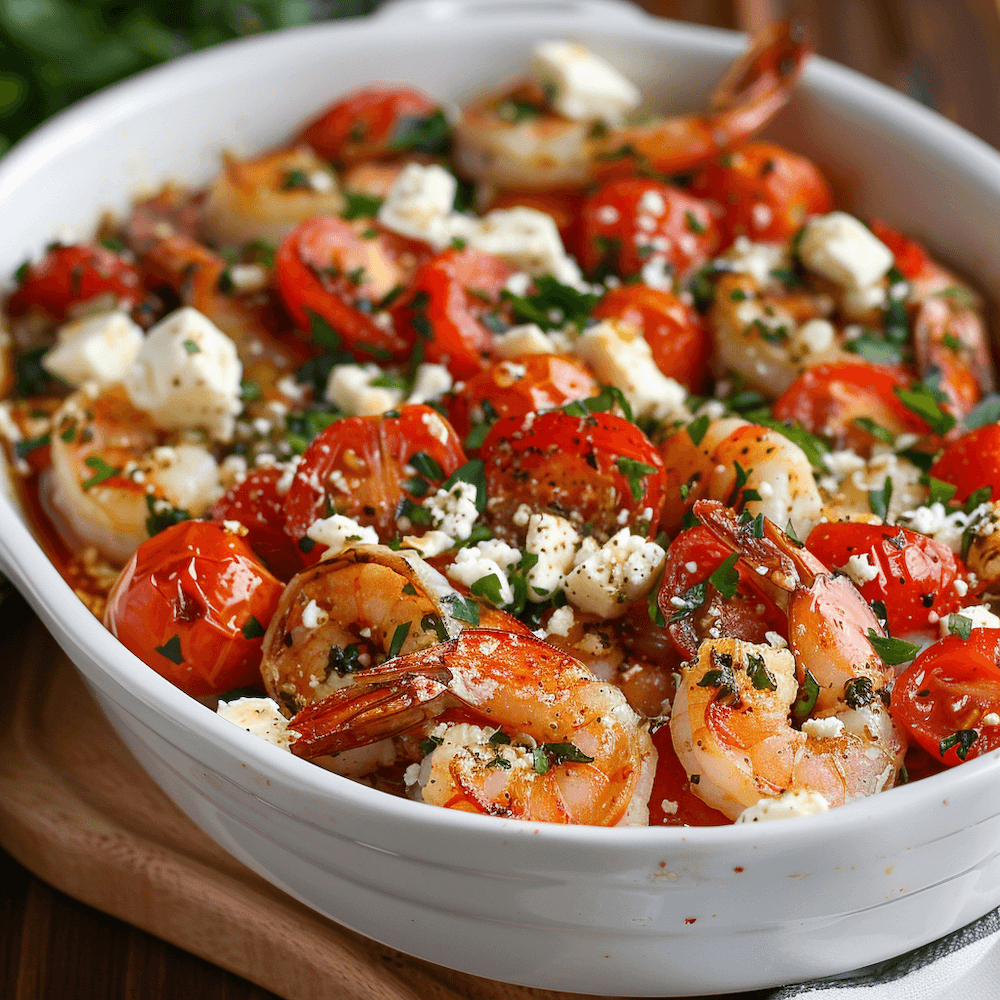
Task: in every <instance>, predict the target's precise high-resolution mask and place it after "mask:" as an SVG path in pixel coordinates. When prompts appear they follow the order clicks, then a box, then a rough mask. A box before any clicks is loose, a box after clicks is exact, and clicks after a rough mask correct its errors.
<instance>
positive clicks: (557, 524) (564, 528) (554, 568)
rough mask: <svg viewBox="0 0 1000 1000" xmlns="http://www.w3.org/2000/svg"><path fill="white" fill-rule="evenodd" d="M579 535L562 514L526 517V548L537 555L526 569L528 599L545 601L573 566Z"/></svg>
mask: <svg viewBox="0 0 1000 1000" xmlns="http://www.w3.org/2000/svg"><path fill="white" fill-rule="evenodd" d="M579 543H580V536H579V534H578V533H577V530H576V528H574V527H573V525H572V524H570V523H569V521H567V520H566V519H565V518H562V517H558V516H556V515H554V514H532V515H531V516H530V517H529V519H528V535H527V539H526V541H525V545H524V547H525V550H526V551H528V552H531V553H533V554H534V555H536V556H538V562H536V563H535V565H534V566H532V567H531V569H529V570H528V573H527V577H526V581H527V584H528V599H529V600H532V601H544V600H545V599H546V598H547V597H549V596H550V595H551V594H552V592H553V591H554V590H555V589H556V588H557V587H558V586H559V585H560V584H561V583H562V580H563V576H564V575H565V574H566V573H568V572H569V571H570V570H571V569H572V568H573V560H574V558H575V556H576V548H577V545H579Z"/></svg>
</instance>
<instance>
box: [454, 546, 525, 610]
mask: <svg viewBox="0 0 1000 1000" xmlns="http://www.w3.org/2000/svg"><path fill="white" fill-rule="evenodd" d="M446 572H447V574H448V576H449V577H450V578H451V579H452V580H457V581H458V582H459V583H462V584H465V586H466V587H471V586H472V585H473V584H474V583H475V582H476V581H477V580H482V579H483V578H485V577H489V576H495V577H496V579H497V583H498V584H499V605H498V606H500V607H502V606H503V605H505V604H510V603H511V601H513V600H514V591H513V589H512V588H511V585H510V581H509V580H508V579H507V574H506V573H505V572H504V570H503V567H502V566H501V565H500V564H499V563H498V562H497V561H496V560H495V559H491V558H490V557H489V556H487V555H485V554H484V553H483V552H482V551H481V550H480V548H479V547H478V546H476V547H472V546H469V547H468V548H464V549H459V550H458V552H457V553H456V555H455V561H454V562H453V563H452V564H451V565H450V566H449V567H448V569H447V570H446Z"/></svg>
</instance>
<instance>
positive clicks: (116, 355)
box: [42, 310, 143, 389]
mask: <svg viewBox="0 0 1000 1000" xmlns="http://www.w3.org/2000/svg"><path fill="white" fill-rule="evenodd" d="M56 338H57V343H56V346H55V347H53V348H52V350H51V351H48V352H47V353H46V354H44V355H43V356H42V367H43V368H45V370H46V371H48V372H51V373H52V374H53V375H56V376H57V377H58V378H61V379H62V380H63V381H64V382H68V383H69V384H70V385H72V386H74V387H78V386H80V385H82V384H83V383H84V382H94V383H96V384H97V386H98V388H99V389H106V388H107V387H108V386H109V385H113V384H114V383H115V382H120V381H121V380H122V378H123V377H124V376H125V372H127V371H128V370H129V368H131V366H132V363H133V362H134V361H135V360H136V358H137V357H138V356H139V351H140V350H141V349H142V343H143V333H142V328H141V327H140V326H139V325H138V324H137V323H134V322H133V321H132V318H131V317H130V316H129V314H128V313H127V312H123V311H122V310H116V311H114V312H109V313H102V314H101V315H99V316H90V317H87V318H86V319H79V320H75V321H74V322H72V323H66V324H64V325H63V326H61V327H60V328H59V329H58V330H57V331H56Z"/></svg>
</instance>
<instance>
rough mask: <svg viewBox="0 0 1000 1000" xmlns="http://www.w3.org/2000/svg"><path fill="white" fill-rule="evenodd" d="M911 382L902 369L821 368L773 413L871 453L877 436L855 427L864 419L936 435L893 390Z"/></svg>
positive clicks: (789, 390) (892, 429)
mask: <svg viewBox="0 0 1000 1000" xmlns="http://www.w3.org/2000/svg"><path fill="white" fill-rule="evenodd" d="M909 384H910V378H909V376H907V375H906V374H905V372H903V371H902V369H899V368H890V367H888V366H883V365H870V364H868V363H867V362H864V361H858V362H846V363H843V364H835V365H817V366H816V367H815V368H810V369H808V370H807V371H805V372H803V373H802V374H801V375H800V376H799V377H798V378H797V379H796V380H795V381H794V382H793V383H792V384H791V385H790V386H789V387H788V388H787V389H786V390H785V391H784V392H783V393H782V394H781V395H780V396H779V397H778V399H777V400H776V401H775V403H774V407H773V410H772V412H773V413H774V416H775V417H776V418H777V419H778V420H792V421H794V422H796V423H799V424H802V426H803V427H805V428H806V430H808V431H812V433H813V434H822V435H824V436H826V437H830V438H833V440H834V441H835V443H836V445H837V447H838V448H851V449H853V450H854V451H857V452H861V453H867V452H868V451H869V450H870V449H871V446H872V444H873V443H874V441H875V440H876V438H875V437H874V436H873V435H872V434H871V433H869V432H868V431H867V430H865V429H864V428H863V427H862V426H859V425H858V424H857V423H855V421H856V420H857V418H859V417H863V418H868V419H870V420H873V421H874V422H875V423H876V424H879V425H880V426H881V427H884V428H885V429H886V430H888V431H890V432H891V433H893V434H903V433H906V432H913V433H917V434H927V433H929V432H930V428H929V427H928V426H927V424H926V423H925V422H924V420H923V419H922V418H921V417H919V416H917V414H915V413H914V412H913V411H912V410H908V409H907V408H906V407H905V406H904V405H903V404H902V402H901V401H900V400H899V397H898V396H896V394H895V393H894V392H893V389H896V388H901V389H902V388H906V387H908V386H909Z"/></svg>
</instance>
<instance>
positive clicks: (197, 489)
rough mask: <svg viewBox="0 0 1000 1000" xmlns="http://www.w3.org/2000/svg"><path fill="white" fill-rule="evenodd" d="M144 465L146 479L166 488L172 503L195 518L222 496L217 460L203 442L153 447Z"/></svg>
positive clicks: (167, 495)
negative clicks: (204, 446) (202, 444)
mask: <svg viewBox="0 0 1000 1000" xmlns="http://www.w3.org/2000/svg"><path fill="white" fill-rule="evenodd" d="M141 468H142V471H143V472H144V473H145V475H146V479H147V481H148V480H152V481H154V482H155V483H156V484H157V485H159V486H160V487H161V488H162V489H163V492H164V495H165V496H166V499H167V500H169V501H170V503H171V505H172V506H174V507H180V508H181V509H183V510H186V511H187V512H188V513H189V514H190V515H191V516H192V517H201V515H202V514H204V513H205V512H206V511H207V510H208V508H209V507H211V506H212V504H213V503H215V501H216V500H218V499H219V497H220V496H222V483H221V482H220V475H219V466H218V463H217V462H216V461H215V458H214V456H213V455H212V453H211V452H210V451H208V450H207V449H205V448H203V447H202V446H201V445H197V444H179V445H176V446H175V447H172V448H171V447H162V448H154V449H153V452H152V454H151V455H150V459H149V462H148V463H143V465H142V466H141Z"/></svg>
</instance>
